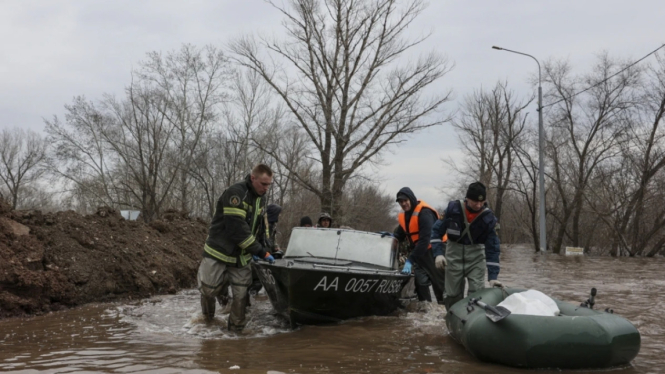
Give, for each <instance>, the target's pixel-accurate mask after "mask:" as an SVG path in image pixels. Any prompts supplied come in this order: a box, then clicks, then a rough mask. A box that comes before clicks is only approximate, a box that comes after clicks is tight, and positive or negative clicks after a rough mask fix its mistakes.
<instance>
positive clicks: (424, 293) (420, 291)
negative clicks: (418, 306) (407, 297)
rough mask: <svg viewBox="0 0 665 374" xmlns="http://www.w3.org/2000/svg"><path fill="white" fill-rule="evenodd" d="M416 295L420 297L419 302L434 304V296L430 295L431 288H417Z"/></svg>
mask: <svg viewBox="0 0 665 374" xmlns="http://www.w3.org/2000/svg"><path fill="white" fill-rule="evenodd" d="M416 295H418V301H429V302H432V295H431V294H430V293H429V286H419V285H417V286H416Z"/></svg>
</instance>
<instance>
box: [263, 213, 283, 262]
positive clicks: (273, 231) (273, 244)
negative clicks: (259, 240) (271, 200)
mask: <svg viewBox="0 0 665 374" xmlns="http://www.w3.org/2000/svg"><path fill="white" fill-rule="evenodd" d="M281 212H282V207H281V206H279V205H277V204H269V205H268V207H267V208H266V221H267V223H268V239H269V243H270V244H269V247H270V252H271V253H272V254H273V257H275V259H277V258H281V256H280V257H276V256H275V255H276V254H277V253H278V252H281V250H280V248H279V244H277V233H278V232H279V231H277V222H278V221H279V214H280V213H281Z"/></svg>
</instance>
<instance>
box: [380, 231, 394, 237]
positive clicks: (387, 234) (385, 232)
mask: <svg viewBox="0 0 665 374" xmlns="http://www.w3.org/2000/svg"><path fill="white" fill-rule="evenodd" d="M378 233H379V234H381V237H382V238H385V237H386V236H390V237H393V238H394V237H395V235H393V234H392V233H391V232H388V231H379V232H378Z"/></svg>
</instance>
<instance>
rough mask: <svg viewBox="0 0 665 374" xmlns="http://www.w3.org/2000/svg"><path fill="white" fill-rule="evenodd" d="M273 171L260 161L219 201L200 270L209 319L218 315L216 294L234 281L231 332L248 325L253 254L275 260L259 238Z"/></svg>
mask: <svg viewBox="0 0 665 374" xmlns="http://www.w3.org/2000/svg"><path fill="white" fill-rule="evenodd" d="M272 174H273V173H272V170H270V168H269V167H268V166H267V165H264V164H258V165H256V166H255V167H254V169H252V173H251V174H250V175H248V176H247V177H246V178H245V180H244V181H242V182H239V183H236V184H234V185H233V186H231V187H229V188H228V189H227V190H226V191H224V193H222V196H221V197H220V198H219V200H218V201H217V206H216V208H215V214H214V217H213V219H212V222H211V223H210V228H209V230H208V238H207V239H206V243H205V246H204V251H203V260H202V261H201V265H200V266H199V271H198V276H197V280H198V288H199V291H200V292H201V309H202V312H203V316H204V318H205V320H206V321H207V322H209V321H212V319H213V318H214V316H215V296H217V295H218V294H220V292H221V291H222V289H224V288H225V287H226V286H227V285H229V284H230V286H231V290H232V291H233V301H232V304H231V313H230V315H229V320H228V328H229V331H241V330H242V329H243V328H244V327H245V325H246V324H247V319H246V318H245V306H246V300H247V298H246V295H247V287H249V286H250V285H251V283H252V270H251V267H250V266H249V264H250V261H251V260H252V256H256V257H258V258H260V259H264V260H266V261H269V262H271V263H272V262H274V261H275V259H274V258H273V257H272V255H270V252H269V251H268V250H267V249H266V248H265V247H264V246H263V245H261V244H260V243H259V241H258V240H257V239H256V237H257V234H258V231H259V230H261V229H263V230H265V227H264V226H263V225H261V224H260V220H262V219H263V216H262V215H263V214H264V209H265V200H264V199H262V197H263V195H265V193H266V192H268V189H270V185H271V184H272Z"/></svg>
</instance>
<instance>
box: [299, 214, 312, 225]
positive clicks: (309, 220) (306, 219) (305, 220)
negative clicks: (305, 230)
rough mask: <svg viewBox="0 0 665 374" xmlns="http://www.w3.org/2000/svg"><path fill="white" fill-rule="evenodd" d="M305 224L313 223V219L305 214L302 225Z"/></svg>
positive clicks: (301, 221) (301, 220)
mask: <svg viewBox="0 0 665 374" xmlns="http://www.w3.org/2000/svg"><path fill="white" fill-rule="evenodd" d="M305 225H310V226H312V225H313V222H312V219H311V218H309V217H308V216H304V217H302V218H301V219H300V227H304V226H305Z"/></svg>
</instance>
